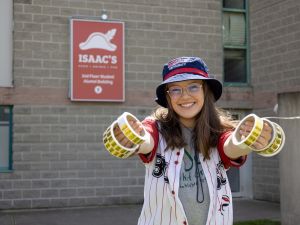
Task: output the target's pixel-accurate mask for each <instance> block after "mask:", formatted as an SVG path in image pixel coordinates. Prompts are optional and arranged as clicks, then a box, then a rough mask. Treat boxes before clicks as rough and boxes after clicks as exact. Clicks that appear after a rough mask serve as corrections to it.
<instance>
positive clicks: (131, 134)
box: [117, 112, 147, 145]
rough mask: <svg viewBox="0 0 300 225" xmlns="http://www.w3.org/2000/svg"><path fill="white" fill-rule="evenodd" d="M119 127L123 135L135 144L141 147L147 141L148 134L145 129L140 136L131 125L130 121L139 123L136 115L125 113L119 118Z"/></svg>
mask: <svg viewBox="0 0 300 225" xmlns="http://www.w3.org/2000/svg"><path fill="white" fill-rule="evenodd" d="M117 121H118V125H119V127H120V129H121V131H122V132H123V134H124V135H125V136H126V137H127V138H128V139H129V140H130V141H131V142H132V143H134V144H136V145H140V144H142V143H143V142H145V141H146V140H147V132H146V130H145V128H144V127H143V130H142V132H141V134H138V133H137V132H136V131H135V130H134V129H133V128H132V127H131V125H130V124H129V122H130V121H139V120H138V119H137V118H136V117H135V116H134V115H132V114H130V113H128V112H124V113H123V114H122V115H121V116H120V117H119V118H118V120H117Z"/></svg>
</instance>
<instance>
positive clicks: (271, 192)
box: [249, 0, 300, 201]
mask: <svg viewBox="0 0 300 225" xmlns="http://www.w3.org/2000/svg"><path fill="white" fill-rule="evenodd" d="M249 2H250V18H251V31H250V32H251V59H252V61H251V71H252V84H253V90H254V92H253V93H254V96H253V97H254V98H253V100H254V110H255V112H257V113H258V114H260V115H262V116H276V114H275V113H274V112H273V107H274V106H275V104H276V103H277V94H278V93H284V92H293V91H299V90H300V77H299V73H300V59H299V55H300V41H299V40H300V38H299V37H300V29H299V28H300V10H299V9H300V3H299V1H297V0H288V1H277V0H267V1H259V0H254V1H249ZM279 107H280V106H279ZM279 122H280V121H279ZM295 138H298V135H296V134H295ZM279 157H280V156H276V157H273V158H271V159H265V158H262V157H255V159H254V161H253V166H254V168H253V172H254V176H253V177H254V197H255V198H257V199H265V200H271V201H279V199H280V190H279V182H280V181H279Z"/></svg>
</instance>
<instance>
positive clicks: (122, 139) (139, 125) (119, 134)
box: [114, 120, 143, 148]
mask: <svg viewBox="0 0 300 225" xmlns="http://www.w3.org/2000/svg"><path fill="white" fill-rule="evenodd" d="M129 125H130V126H131V127H132V129H133V130H134V131H135V132H136V133H138V134H140V135H141V133H142V131H143V125H142V123H141V122H139V121H135V120H130V121H129ZM114 135H115V137H116V139H117V140H118V142H119V143H120V144H121V145H123V146H124V147H126V148H131V147H132V146H133V145H134V144H133V143H132V142H131V141H130V140H129V139H128V138H127V137H126V136H125V135H124V134H123V132H122V131H121V129H120V127H119V126H116V127H115V128H114Z"/></svg>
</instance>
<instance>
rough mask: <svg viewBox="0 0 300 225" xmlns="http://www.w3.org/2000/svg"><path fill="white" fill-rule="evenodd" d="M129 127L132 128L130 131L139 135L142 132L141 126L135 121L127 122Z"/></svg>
mask: <svg viewBox="0 0 300 225" xmlns="http://www.w3.org/2000/svg"><path fill="white" fill-rule="evenodd" d="M129 125H130V126H131V127H132V129H133V130H134V131H135V132H136V133H138V134H140V135H141V133H142V131H143V125H142V123H141V122H139V121H136V120H131V121H129Z"/></svg>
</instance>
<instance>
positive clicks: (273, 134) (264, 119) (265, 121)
mask: <svg viewBox="0 0 300 225" xmlns="http://www.w3.org/2000/svg"><path fill="white" fill-rule="evenodd" d="M262 120H263V122H264V123H267V124H268V125H269V126H270V127H271V129H272V137H271V140H270V141H269V143H268V144H267V146H265V147H264V148H262V149H256V148H253V151H255V152H262V151H265V150H267V149H268V148H270V147H271V145H272V144H273V142H274V141H275V138H276V126H275V124H274V123H273V122H272V121H270V120H268V119H266V118H262Z"/></svg>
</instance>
